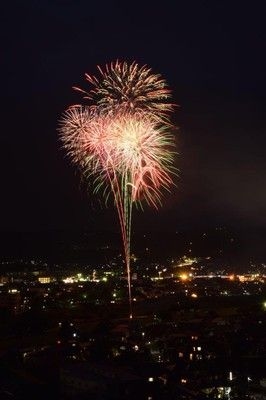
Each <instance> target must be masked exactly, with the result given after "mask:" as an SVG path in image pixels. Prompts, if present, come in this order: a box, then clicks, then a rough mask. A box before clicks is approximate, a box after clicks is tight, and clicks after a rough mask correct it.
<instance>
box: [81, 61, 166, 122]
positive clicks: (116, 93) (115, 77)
mask: <svg viewBox="0 0 266 400" xmlns="http://www.w3.org/2000/svg"><path fill="white" fill-rule="evenodd" d="M98 71H99V77H97V76H95V75H89V74H85V77H86V80H87V81H88V82H89V84H90V85H91V86H92V89H91V90H89V91H85V90H83V89H80V88H77V87H75V88H74V89H76V90H78V91H80V92H82V93H83V94H84V98H85V99H87V100H89V102H91V103H92V104H97V105H99V106H100V107H101V109H102V110H103V109H104V110H108V111H110V110H111V111H113V110H114V109H116V108H117V107H119V108H120V109H121V107H122V108H123V109H124V110H127V111H133V112H135V111H148V112H149V114H150V115H151V116H152V117H153V118H155V119H156V120H157V121H158V120H161V119H162V120H164V121H166V120H167V116H168V114H169V112H171V111H172V110H173V107H174V105H173V104H171V103H169V99H170V98H171V91H170V89H169V88H168V86H167V83H166V81H165V80H164V79H162V77H161V75H159V74H153V73H152V71H151V69H150V68H148V67H147V66H146V65H144V66H141V67H140V66H139V65H138V64H137V63H136V62H133V63H131V64H128V63H126V62H122V63H121V62H119V61H116V62H115V63H111V64H110V65H108V64H106V66H105V68H101V67H99V66H98Z"/></svg>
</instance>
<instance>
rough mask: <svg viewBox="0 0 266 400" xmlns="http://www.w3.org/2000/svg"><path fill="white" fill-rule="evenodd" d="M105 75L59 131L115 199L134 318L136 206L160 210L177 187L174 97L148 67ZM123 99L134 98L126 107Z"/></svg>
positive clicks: (100, 188) (113, 69)
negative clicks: (133, 231) (171, 98)
mask: <svg viewBox="0 0 266 400" xmlns="http://www.w3.org/2000/svg"><path fill="white" fill-rule="evenodd" d="M100 71H101V74H102V78H103V81H99V80H97V79H96V78H91V77H90V80H91V83H92V84H93V85H94V86H95V88H94V89H93V90H92V91H91V92H90V93H91V95H90V97H89V96H87V97H88V98H90V100H91V102H92V104H91V105H86V106H73V107H70V108H69V109H68V110H67V111H66V112H65V113H64V114H63V117H62V119H61V121H60V128H59V131H60V138H61V140H62V142H63V146H64V148H65V150H66V152H67V154H68V156H69V157H70V158H71V160H72V162H73V163H74V164H75V165H77V166H78V167H79V168H80V169H81V171H82V174H83V176H85V177H86V178H87V179H91V178H92V179H93V182H94V188H95V189H94V191H95V192H96V193H101V194H102V195H103V197H104V198H105V199H106V202H107V200H108V199H109V198H110V195H111V194H112V195H113V199H114V203H115V206H116V209H117V212H118V217H119V223H120V227H121V233H122V239H123V246H124V253H125V263H126V269H127V279H128V293H129V306H130V317H131V318H132V299H131V273H130V243H131V239H130V236H131V221H132V206H133V204H134V203H135V204H140V206H142V203H143V202H144V201H145V202H146V203H148V204H149V205H153V206H155V207H158V205H159V204H160V203H161V201H160V200H161V197H162V194H163V191H164V190H170V187H171V185H172V184H173V180H172V177H173V175H174V174H175V167H174V157H175V142H174V137H173V135H172V134H171V132H170V131H169V123H168V122H167V121H166V115H167V114H166V111H170V110H171V109H172V106H171V105H169V104H166V103H165V102H164V100H165V99H166V98H168V97H169V90H168V89H165V86H163V85H165V83H164V81H162V80H158V79H159V78H158V75H152V74H151V73H150V69H147V68H146V67H142V68H139V67H138V65H137V64H135V63H133V64H131V65H128V64H126V63H123V64H118V63H116V64H114V65H113V64H111V66H110V67H108V66H107V67H106V71H105V72H103V71H102V70H101V69H100ZM129 75H130V76H129ZM88 76H89V75H87V79H88ZM119 77H120V79H119ZM122 78H123V79H122ZM138 79H139V80H138ZM145 79H146V80H145ZM121 80H122V81H121ZM157 80H158V82H157ZM123 81H124V83H123ZM130 82H131V86H130V88H131V92H129V91H128V85H129V83H130ZM145 82H146V83H145ZM156 82H157V83H156ZM112 84H113V86H112ZM145 85H146V86H145ZM112 87H113V90H112ZM118 87H119V88H120V90H118ZM159 87H160V91H159ZM103 88H104V89H103ZM118 93H120V97H119V96H118ZM123 93H129V94H130V93H131V94H130V96H129V95H128V96H129V97H128V98H127V99H126V100H125V102H124V100H123V99H124V96H123ZM156 93H157V94H156ZM133 94H134V96H133ZM145 96H146V101H145ZM129 98H130V99H131V100H130V102H129V100H128V99H129ZM167 107H169V108H167ZM164 119H165V121H166V122H165V123H163V121H164Z"/></svg>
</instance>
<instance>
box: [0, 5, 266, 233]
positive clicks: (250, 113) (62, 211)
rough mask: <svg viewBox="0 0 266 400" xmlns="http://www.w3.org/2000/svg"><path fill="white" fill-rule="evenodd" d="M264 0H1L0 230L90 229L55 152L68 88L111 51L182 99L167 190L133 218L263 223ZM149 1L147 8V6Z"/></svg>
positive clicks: (103, 217) (101, 218) (94, 217)
mask: <svg viewBox="0 0 266 400" xmlns="http://www.w3.org/2000/svg"><path fill="white" fill-rule="evenodd" d="M263 3H265V2H264V1H263V0H262V1H261V2H260V1H256V0H253V1H244V0H242V1H238V0H235V1H226V0H225V1H219V0H216V1H213V0H212V1H203V0H195V1H192V0H186V1H167V0H166V1H163V2H155V1H153V2H150V1H147V2H146V1H142V2H137V1H134V2H133V1H130V2H129V1H119V2H115V1H111V0H110V1H104V0H103V1H90V0H35V1H34V0H27V1H11V0H10V1H9V2H4V3H3V4H2V5H1V30H2V34H1V38H2V39H1V48H2V51H1V98H2V107H1V108H2V124H1V125H2V129H1V150H2V151H1V163H2V165H1V174H2V176H1V208H0V210H1V230H2V232H5V231H9V232H10V231H39V230H47V229H71V228H77V229H79V228H84V227H88V228H89V229H94V227H95V226H96V225H97V226H98V227H101V224H103V223H104V224H106V223H111V221H112V218H113V213H112V211H111V209H110V210H107V211H106V210H105V211H97V210H96V209H95V208H94V207H92V205H91V200H90V199H89V198H87V197H86V195H85V193H84V190H83V189H82V188H81V186H80V180H79V176H78V174H77V173H75V171H74V169H73V168H72V166H70V165H69V162H68V160H67V159H66V158H65V156H64V152H63V151H62V150H60V144H59V141H58V136H57V131H56V128H57V121H58V119H59V117H60V114H61V113H62V112H63V110H64V109H65V108H66V107H67V106H69V105H70V104H72V103H78V102H79V101H80V96H79V95H78V94H77V93H75V92H74V91H73V90H72V86H73V85H77V86H81V87H85V86H86V83H85V80H84V73H85V72H89V73H94V72H96V65H97V64H100V65H103V64H105V63H107V62H110V61H112V60H116V59H117V58H118V59H120V60H127V61H133V60H136V61H137V62H138V63H140V64H147V65H149V66H150V67H151V68H152V69H153V70H154V72H158V73H161V74H162V75H163V77H164V78H165V79H166V80H167V82H168V83H169V85H170V87H171V88H172V90H173V94H174V101H175V102H176V103H177V104H179V105H180V107H179V108H178V109H177V111H176V113H175V115H174V120H175V121H176V122H177V125H178V126H179V131H178V133H177V144H178V151H179V156H178V160H177V165H178V168H179V170H180V172H179V178H178V181H177V188H176V189H175V190H174V192H173V194H172V195H171V196H167V197H166V198H165V201H164V207H163V209H162V210H160V211H159V212H157V213H153V212H151V211H150V210H147V211H145V213H144V214H142V213H141V214H138V215H136V217H135V223H136V226H141V225H142V224H143V225H144V226H149V224H151V226H156V225H160V226H161V227H164V228H165V229H166V228H167V229H176V228H178V227H185V226H186V227H187V226H189V227H191V228H192V229H193V226H195V225H197V226H198V225H210V226H211V225H215V224H223V225H224V224H231V225H235V226H238V225H241V226H243V227H264V226H265V225H266V184H265V183H266V182H265V171H266V157H265V148H266V135H265V119H264V115H263V111H264V110H263V106H264V104H263V98H264V94H265V92H264V89H265V70H264V67H263V56H264V49H263V46H264V43H265V36H264V25H265V21H264V20H263V17H264V15H265V9H263ZM156 4H157V5H156Z"/></svg>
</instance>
